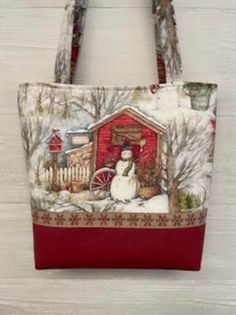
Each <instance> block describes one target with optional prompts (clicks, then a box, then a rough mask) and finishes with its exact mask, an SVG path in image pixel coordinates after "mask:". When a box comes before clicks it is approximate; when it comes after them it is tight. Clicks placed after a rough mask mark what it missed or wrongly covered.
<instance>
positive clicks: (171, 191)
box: [166, 143, 180, 213]
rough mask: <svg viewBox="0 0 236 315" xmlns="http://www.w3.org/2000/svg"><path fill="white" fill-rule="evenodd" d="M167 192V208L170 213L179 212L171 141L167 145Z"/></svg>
mask: <svg viewBox="0 0 236 315" xmlns="http://www.w3.org/2000/svg"><path fill="white" fill-rule="evenodd" d="M166 159H167V161H166V166H167V192H168V198H169V210H170V212H171V213H177V212H180V206H179V191H178V186H177V183H176V182H175V158H174V154H173V149H172V143H168V145H167V157H166Z"/></svg>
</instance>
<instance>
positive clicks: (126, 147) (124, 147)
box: [122, 144, 132, 152]
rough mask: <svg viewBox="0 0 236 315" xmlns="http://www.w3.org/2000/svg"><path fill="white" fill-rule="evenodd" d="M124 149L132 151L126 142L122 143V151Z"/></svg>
mask: <svg viewBox="0 0 236 315" xmlns="http://www.w3.org/2000/svg"><path fill="white" fill-rule="evenodd" d="M124 151H132V148H131V146H129V145H128V144H125V145H123V147H122V152H124Z"/></svg>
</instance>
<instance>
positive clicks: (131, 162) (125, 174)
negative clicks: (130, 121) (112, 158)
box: [122, 158, 134, 176]
mask: <svg viewBox="0 0 236 315" xmlns="http://www.w3.org/2000/svg"><path fill="white" fill-rule="evenodd" d="M122 161H128V162H129V164H128V166H127V167H126V169H125V170H124V172H123V174H122V176H128V175H129V171H130V170H131V169H132V166H133V163H134V160H133V158H131V159H122Z"/></svg>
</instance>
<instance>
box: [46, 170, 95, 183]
mask: <svg viewBox="0 0 236 315" xmlns="http://www.w3.org/2000/svg"><path fill="white" fill-rule="evenodd" d="M90 174H91V171H90V167H89V166H84V167H76V166H72V167H69V168H59V169H58V170H57V182H58V184H60V183H62V182H63V183H72V182H80V183H83V184H88V183H89V180H90ZM43 177H44V180H45V182H48V183H52V180H53V168H52V167H50V168H49V169H47V170H46V171H45V173H44V175H43Z"/></svg>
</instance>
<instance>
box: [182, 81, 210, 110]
mask: <svg viewBox="0 0 236 315" xmlns="http://www.w3.org/2000/svg"><path fill="white" fill-rule="evenodd" d="M215 87H216V86H215V85H214V84H207V83H206V84H205V83H185V84H184V91H185V93H186V94H187V95H189V96H190V97H191V107H192V109H195V110H207V109H209V106H210V98H211V93H212V92H213V90H214V89H215Z"/></svg>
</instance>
